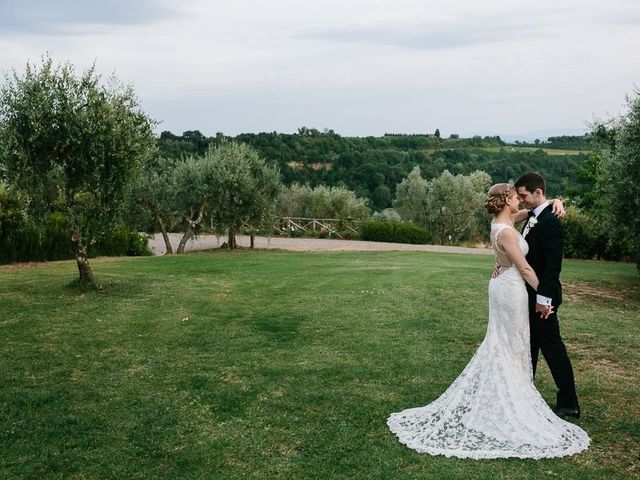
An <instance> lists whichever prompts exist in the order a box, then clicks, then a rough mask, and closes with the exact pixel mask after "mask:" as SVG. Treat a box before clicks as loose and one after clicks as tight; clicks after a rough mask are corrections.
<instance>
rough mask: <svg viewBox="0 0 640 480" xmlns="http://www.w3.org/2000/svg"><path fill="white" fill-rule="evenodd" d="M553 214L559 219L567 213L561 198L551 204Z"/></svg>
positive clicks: (555, 199)
mask: <svg viewBox="0 0 640 480" xmlns="http://www.w3.org/2000/svg"><path fill="white" fill-rule="evenodd" d="M551 212H552V213H553V214H554V215H555V216H556V217H558V218H562V217H564V215H565V213H567V212H566V211H565V209H564V204H563V203H562V200H560V199H559V198H554V199H553V203H552V204H551Z"/></svg>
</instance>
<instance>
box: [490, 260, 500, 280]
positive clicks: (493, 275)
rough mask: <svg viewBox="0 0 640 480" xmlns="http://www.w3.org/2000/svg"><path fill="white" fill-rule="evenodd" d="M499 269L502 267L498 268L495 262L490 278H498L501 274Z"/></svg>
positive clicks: (498, 265)
mask: <svg viewBox="0 0 640 480" xmlns="http://www.w3.org/2000/svg"><path fill="white" fill-rule="evenodd" d="M501 268H502V267H501V266H500V264H499V263H498V262H496V264H495V265H494V266H493V272H491V278H498V277H499V276H500V273H501V270H500V269H501Z"/></svg>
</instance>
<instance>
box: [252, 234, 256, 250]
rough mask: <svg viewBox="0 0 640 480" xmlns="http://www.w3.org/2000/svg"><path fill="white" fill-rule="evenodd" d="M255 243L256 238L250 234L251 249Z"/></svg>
mask: <svg viewBox="0 0 640 480" xmlns="http://www.w3.org/2000/svg"><path fill="white" fill-rule="evenodd" d="M255 242H256V236H255V235H254V234H253V233H252V234H251V248H253V247H254V246H255Z"/></svg>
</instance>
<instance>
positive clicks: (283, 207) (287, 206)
mask: <svg viewBox="0 0 640 480" xmlns="http://www.w3.org/2000/svg"><path fill="white" fill-rule="evenodd" d="M280 212H281V214H282V215H283V216H288V217H304V218H323V219H339V220H346V219H352V220H362V219H365V218H368V217H369V215H370V210H369V207H368V205H367V200H366V199H365V198H360V197H358V196H356V194H355V192H353V191H351V190H348V189H346V188H344V187H327V186H325V185H319V186H317V187H310V186H308V185H299V184H294V185H292V186H291V187H289V188H287V189H285V190H284V192H283V194H282V196H281V199H280Z"/></svg>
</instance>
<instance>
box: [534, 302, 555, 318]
mask: <svg viewBox="0 0 640 480" xmlns="http://www.w3.org/2000/svg"><path fill="white" fill-rule="evenodd" d="M553 311H554V310H553V305H542V304H540V303H536V313H537V314H538V315H540V318H549V316H551V315H552V314H553Z"/></svg>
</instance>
